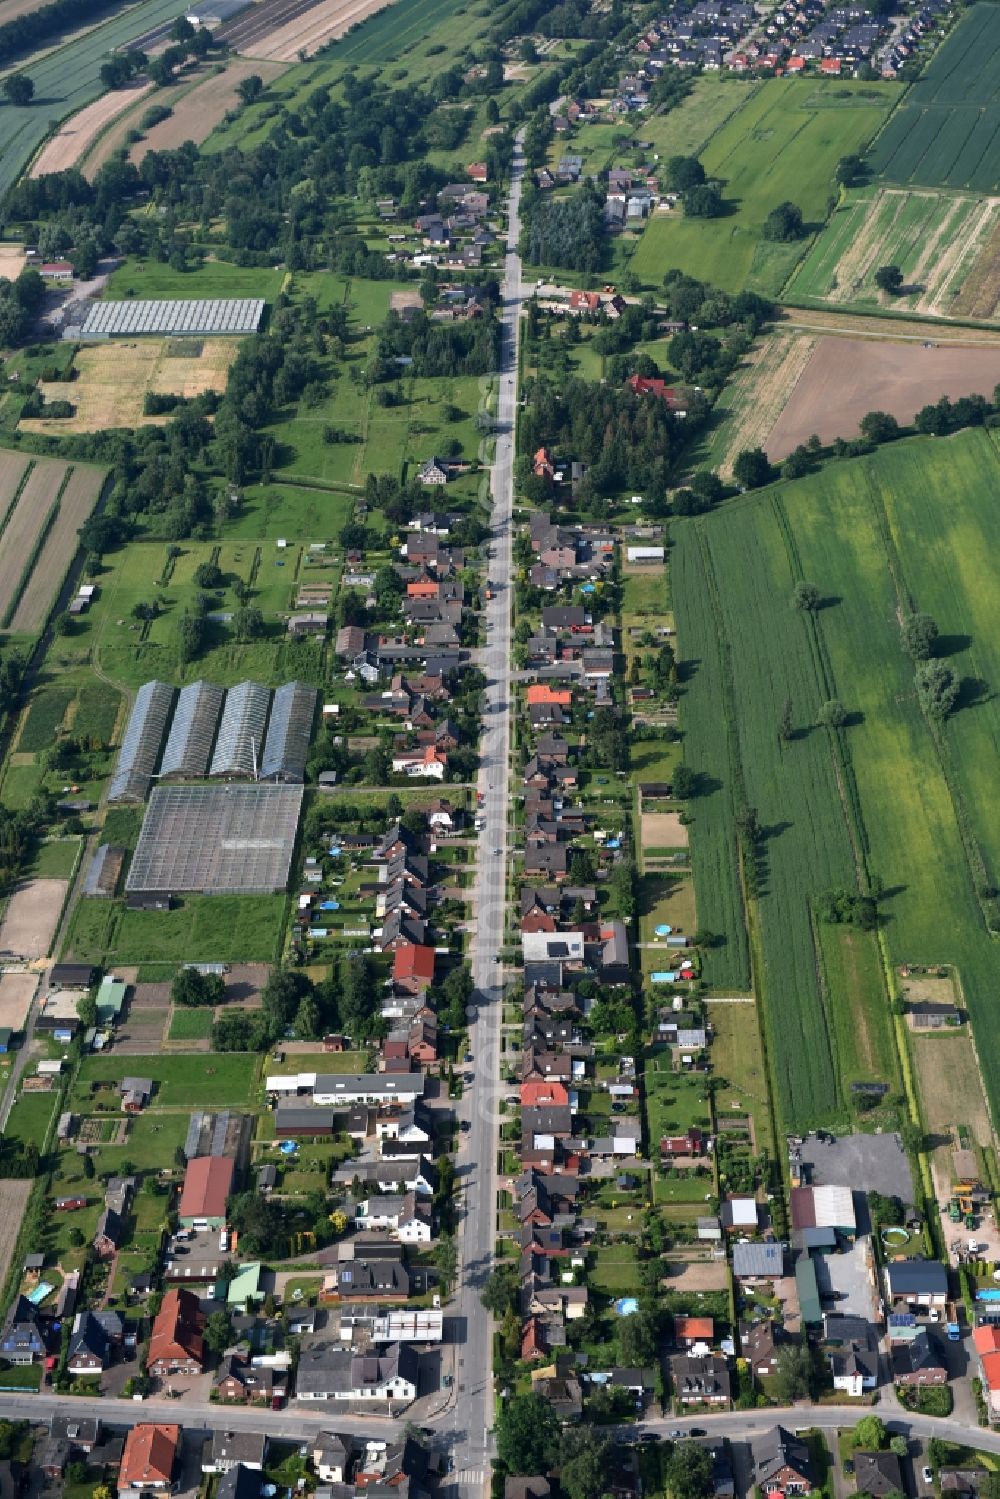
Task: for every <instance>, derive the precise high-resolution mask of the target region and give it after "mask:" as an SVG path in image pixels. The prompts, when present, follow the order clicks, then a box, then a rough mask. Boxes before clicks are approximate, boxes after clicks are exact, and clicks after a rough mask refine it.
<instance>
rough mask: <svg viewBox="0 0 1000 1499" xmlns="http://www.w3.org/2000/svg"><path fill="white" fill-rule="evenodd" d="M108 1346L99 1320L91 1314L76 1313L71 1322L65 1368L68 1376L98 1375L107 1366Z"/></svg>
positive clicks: (106, 1337) (105, 1333)
mask: <svg viewBox="0 0 1000 1499" xmlns="http://www.w3.org/2000/svg"><path fill="white" fill-rule="evenodd" d="M109 1350H110V1345H109V1340H108V1335H107V1332H106V1331H105V1328H104V1326H103V1323H102V1322H101V1320H100V1319H99V1318H98V1317H97V1316H96V1315H95V1314H94V1313H93V1312H78V1313H77V1315H76V1317H75V1319H74V1321H73V1331H72V1333H71V1334H70V1340H69V1348H68V1350H67V1353H66V1368H67V1369H68V1370H69V1372H70V1374H100V1373H101V1371H102V1370H103V1369H104V1368H105V1367H106V1366H107V1363H108V1355H109Z"/></svg>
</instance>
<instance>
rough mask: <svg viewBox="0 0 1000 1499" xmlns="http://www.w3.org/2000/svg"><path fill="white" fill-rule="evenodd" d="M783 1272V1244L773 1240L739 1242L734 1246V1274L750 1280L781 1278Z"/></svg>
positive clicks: (739, 1278)
mask: <svg viewBox="0 0 1000 1499" xmlns="http://www.w3.org/2000/svg"><path fill="white" fill-rule="evenodd" d="M782 1273H783V1256H782V1252H781V1245H780V1244H777V1243H774V1242H773V1241H770V1240H769V1241H767V1242H763V1243H756V1244H737V1245H735V1246H734V1248H733V1275H734V1277H735V1278H736V1280H745V1281H749V1282H751V1283H752V1282H754V1281H762V1280H780V1279H781V1275H782Z"/></svg>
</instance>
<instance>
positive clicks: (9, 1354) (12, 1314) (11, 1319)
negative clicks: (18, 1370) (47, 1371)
mask: <svg viewBox="0 0 1000 1499" xmlns="http://www.w3.org/2000/svg"><path fill="white" fill-rule="evenodd" d="M0 1357H2V1358H5V1359H6V1360H7V1362H8V1363H10V1364H17V1365H21V1364H33V1363H34V1362H35V1360H36V1359H42V1358H44V1357H45V1338H44V1337H43V1335H42V1330H41V1324H40V1319H39V1315H38V1311H37V1309H36V1308H35V1307H33V1306H32V1304H31V1302H30V1301H29V1300H28V1298H27V1297H26V1296H16V1297H15V1298H14V1301H13V1302H12V1303H11V1306H10V1310H9V1311H8V1313H7V1316H6V1318H5V1320H4V1324H3V1331H2V1333H0Z"/></svg>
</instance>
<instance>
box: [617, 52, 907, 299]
mask: <svg viewBox="0 0 1000 1499" xmlns="http://www.w3.org/2000/svg"><path fill="white" fill-rule="evenodd" d="M897 92H898V90H897V89H896V87H895V86H894V85H892V84H884V83H878V84H871V83H868V84H855V83H843V84H835V85H833V86H832V87H831V88H829V89H827V88H825V87H822V86H817V84H816V82H815V81H809V80H807V79H784V78H782V79H771V80H770V81H768V82H767V83H764V84H763V85H762V86H761V87H760V88H759V89H758V90H757V91H756V92H755V93H754V94H752V95H751V97H750V98H749V99H748V100H747V102H746V103H745V104H744V105H743V107H742V109H739V110H738V111H737V112H736V113H735V114H734V115H732V116H731V117H730V119H729V120H728V121H727V122H726V124H724V125H723V126H722V128H721V130H719V131H717V132H716V134H715V135H713V136H712V138H711V139H710V140H709V142H708V144H707V146H706V147H705V149H704V151H702V153H701V160H702V162H703V163H704V166H705V170H706V171H707V172H708V174H709V176H711V177H715V178H718V179H720V180H721V181H722V183H723V184H724V187H723V196H724V197H725V198H726V200H727V201H728V203H729V205H730V212H729V213H728V215H727V216H726V217H724V218H721V219H685V218H684V217H683V210H682V209H680V208H676V209H674V210H672V212H671V213H669V214H656V215H655V216H654V217H653V218H652V219H651V220H650V222H649V224H648V226H647V228H646V231H645V233H644V234H643V236H642V239H641V240H640V241H639V245H638V248H637V249H636V251H635V254H634V255H633V256H632V260H631V269H632V270H633V271H634V272H635V273H636V274H637V275H638V276H640V277H641V278H642V280H643V281H644V282H645V283H646V284H647V285H649V286H653V287H656V286H659V284H660V282H661V281H662V280H663V275H664V272H665V271H666V270H667V269H668V268H669V267H677V268H679V269H680V270H682V271H686V272H687V273H688V274H689V275H692V276H697V277H699V279H700V280H702V281H709V282H711V283H712V285H714V286H720V287H722V288H723V290H725V291H739V290H740V289H741V288H742V287H745V286H751V287H755V288H756V289H757V290H760V291H762V292H765V293H768V294H770V295H776V294H777V293H778V292H779V291H780V290H781V288H782V286H783V285H784V283H785V281H786V280H787V279H788V276H789V275H790V273H791V271H792V269H793V268H794V266H795V263H796V261H797V260H798V259H799V257H800V256H801V255H802V252H803V250H804V248H805V246H806V243H807V242H806V241H805V240H802V241H799V242H797V243H795V244H791V245H779V244H769V243H768V242H767V241H766V240H763V239H762V238H761V229H762V227H763V224H764V220H765V219H766V218H767V216H768V214H769V213H770V212H771V210H772V209H773V208H775V207H777V205H778V204H779V203H781V202H783V201H784V200H785V199H790V200H791V201H792V202H794V203H797V204H798V206H799V207H800V208H801V210H802V213H803V216H804V218H805V220H806V223H807V224H809V225H811V226H812V228H813V230H815V229H816V228H817V227H818V226H819V225H820V224H821V223H822V222H823V221H824V219H825V218H826V216H827V211H828V210H827V203H828V199H829V198H830V196H831V194H832V193H833V191H834V184H833V174H834V168H835V167H836V165H837V162H838V160H839V159H840V157H842V156H845V155H847V154H848V153H849V152H852V151H859V150H861V149H863V148H864V147H865V146H866V145H867V144H868V143H869V142H870V141H871V140H872V139H873V137H874V136H875V134H876V132H877V130H878V129H879V126H880V125H881V124H882V121H883V120H884V119H885V116H886V113H887V112H888V109H889V106H890V104H891V103H892V100H893V98H894V97H895V95H896V93H897ZM668 118H669V116H668Z"/></svg>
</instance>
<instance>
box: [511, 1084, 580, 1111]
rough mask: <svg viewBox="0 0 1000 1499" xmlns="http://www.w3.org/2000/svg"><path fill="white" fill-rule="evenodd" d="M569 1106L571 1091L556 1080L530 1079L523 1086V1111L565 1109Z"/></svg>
mask: <svg viewBox="0 0 1000 1499" xmlns="http://www.w3.org/2000/svg"><path fill="white" fill-rule="evenodd" d="M568 1106H569V1089H568V1088H567V1087H566V1085H565V1083H560V1082H557V1081H556V1080H555V1079H554V1078H530V1079H529V1080H528V1082H526V1083H522V1084H521V1107H522V1109H544V1108H558V1109H564V1108H567V1107H568Z"/></svg>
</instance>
